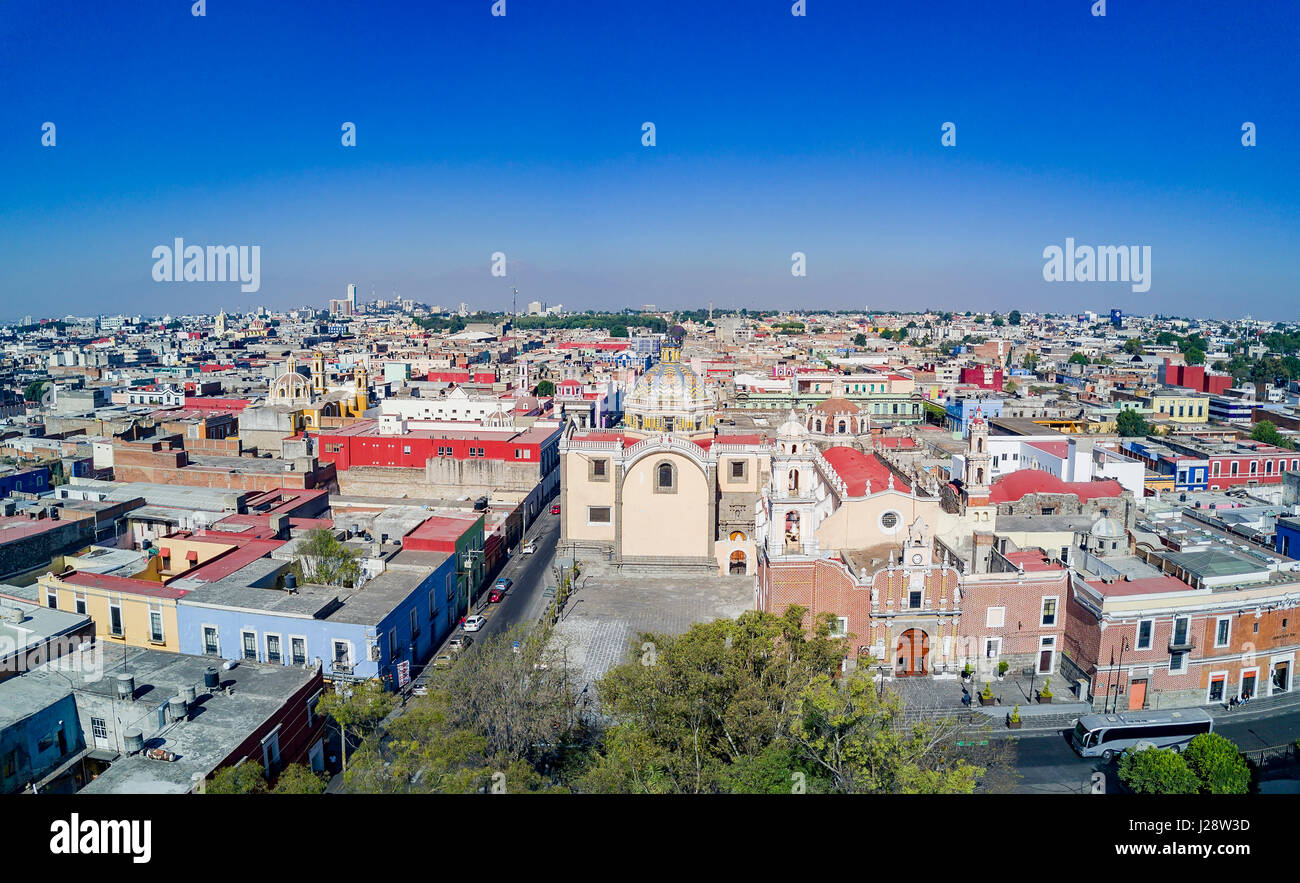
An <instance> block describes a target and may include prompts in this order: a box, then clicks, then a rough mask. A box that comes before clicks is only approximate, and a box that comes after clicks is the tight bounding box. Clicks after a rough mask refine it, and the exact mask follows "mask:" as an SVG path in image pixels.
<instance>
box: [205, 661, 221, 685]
mask: <svg viewBox="0 0 1300 883" xmlns="http://www.w3.org/2000/svg"><path fill="white" fill-rule="evenodd" d="M203 686H204V687H205V688H206V689H209V690H215V689H217V687H220V686H221V674H220V673H219V672H218V671H217V670H216V669H215V668H213V667H212V666H210V665H209V666H208V667H207V669H206V670H205V671H204V672H203Z"/></svg>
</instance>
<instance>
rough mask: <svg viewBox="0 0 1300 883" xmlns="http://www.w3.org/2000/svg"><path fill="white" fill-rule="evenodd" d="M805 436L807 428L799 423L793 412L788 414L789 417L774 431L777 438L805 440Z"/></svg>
mask: <svg viewBox="0 0 1300 883" xmlns="http://www.w3.org/2000/svg"><path fill="white" fill-rule="evenodd" d="M807 435H808V427H806V426H804V425H803V424H802V423H800V422H799V418H798V417H797V416H795V413H794V411H793V410H792V411H791V412H790V416H789V417H788V418H786V421H785V422H784V423H782V424H781V425H780V427H779V428H778V429H777V430H776V437H777V438H805V437H807Z"/></svg>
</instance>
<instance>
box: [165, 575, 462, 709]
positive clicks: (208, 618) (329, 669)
mask: <svg viewBox="0 0 1300 883" xmlns="http://www.w3.org/2000/svg"><path fill="white" fill-rule="evenodd" d="M455 567H456V559H455V557H454V556H447V557H446V558H445V559H444V560H443V561H442V562H441V563H440V564H439V565H438V566H437V567H434V568H420V569H415V568H406V567H402V568H393V569H390V570H387V571H385V572H384V573H382V574H379V575H378V576H376V577H374V578H373V579H371V580H370V581H369V582H368V583H367V584H366V585H365V586H364V587H363V588H362V589H361V590H360V591H359V592H356V593H355V594H352V595H351V596H347V592H346V590H343V591H341V592H340V594H342V595H344V596H345V597H343V598H342V600H341V601H340V602H339V603H330V602H331V600H332V599H330V598H327V597H326V595H327V594H328V593H323V594H321V595H320V599H321V600H320V601H319V602H311V601H310V600H308V599H310V597H311V596H310V594H309V593H310V592H311V591H312V590H313V588H314V587H304V590H303V593H304V595H306V596H307V598H306V599H305V600H304V603H303V604H302V605H297V606H296V607H294V609H282V608H284V607H286V606H290V605H284V604H277V603H276V602H277V601H280V600H281V599H282V597H283V596H284V591H283V590H282V589H275V588H257V587H254V586H252V585H250V586H249V587H248V588H247V589H242V590H241V589H238V588H236V589H234V590H232V589H231V588H230V586H229V585H226V586H225V587H224V588H223V589H222V590H221V591H220V592H210V593H209V592H205V591H204V590H203V589H202V588H200V589H197V590H195V591H193V592H192V593H191V594H189V595H187V596H186V597H185V598H182V599H180V601H179V602H178V603H177V612H176V616H177V629H178V634H179V641H180V652H182V653H192V654H196V655H208V656H214V657H219V658H221V659H234V660H240V659H250V660H256V661H258V662H266V663H279V664H281V665H305V664H315V662H316V660H317V659H319V660H320V662H321V665H322V668H323V673H324V676H325V677H326V678H332V679H346V680H367V679H372V678H379V679H381V680H382V681H384V683H385V684H386V685H388V686H390V687H397V686H399V685H400V683H401V680H402V678H401V674H402V672H403V670H404V671H405V673H406V675H407V676H408V677H414V676H415V675H416V674H418V673H419V671H420V668H421V667H422V666H423V665H424V664H425V663H426V662H427V661H428V659H429V657H430V656H431V655H432V653H433V651H434V650H435V649H436V648H437V647H438V646H439V645H441V644H442V642H443V641H444V640H445V639H446V638H447V636H448V635H449V634H451V632H452V631H453V630H454V629H455V627H456V625H457V624H458V620H457V618H456V587H457V581H456V570H455ZM235 576H237V574H236V575H235ZM230 579H231V578H227V579H226V580H224V581H223V582H225V583H229V582H230ZM298 597H301V596H298ZM312 607H317V608H318V609H316V610H315V612H310V611H311V608H312ZM404 663H405V666H404V665H403V664H404Z"/></svg>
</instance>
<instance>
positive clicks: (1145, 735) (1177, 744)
mask: <svg viewBox="0 0 1300 883" xmlns="http://www.w3.org/2000/svg"><path fill="white" fill-rule="evenodd" d="M1213 729H1214V718H1212V717H1210V715H1209V713H1208V712H1207V711H1205V710H1204V709H1201V708H1181V709H1179V710H1177V711H1132V712H1123V713H1120V714H1085V715H1084V716H1083V717H1081V718H1079V722H1078V723H1077V724H1075V725H1074V732H1073V733H1071V734H1070V744H1071V746H1073V747H1074V750H1075V751H1077V752H1078V753H1079V754H1080V755H1081V756H1083V757H1097V756H1098V755H1100V756H1101V757H1103V758H1105V759H1106V760H1110V759H1112V758H1113V757H1115V755H1117V754H1121V753H1123V752H1124V750H1125V749H1126V748H1132V747H1133V746H1134V745H1136V744H1137V743H1139V742H1150V743H1152V744H1154V745H1155V746H1156V747H1157V748H1172V749H1174V750H1175V751H1182V750H1183V749H1184V748H1186V747H1187V743H1188V742H1190V741H1192V738H1193V737H1194V736H1199V735H1200V734H1201V733H1209V732H1211V731H1212V730H1213Z"/></svg>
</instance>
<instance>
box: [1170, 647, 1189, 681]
mask: <svg viewBox="0 0 1300 883" xmlns="http://www.w3.org/2000/svg"><path fill="white" fill-rule="evenodd" d="M1185 671H1187V654H1186V653H1184V652H1182V651H1180V650H1177V651H1174V652H1173V653H1170V654H1169V673H1170V674H1174V675H1180V674H1182V673H1183V672H1185Z"/></svg>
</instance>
